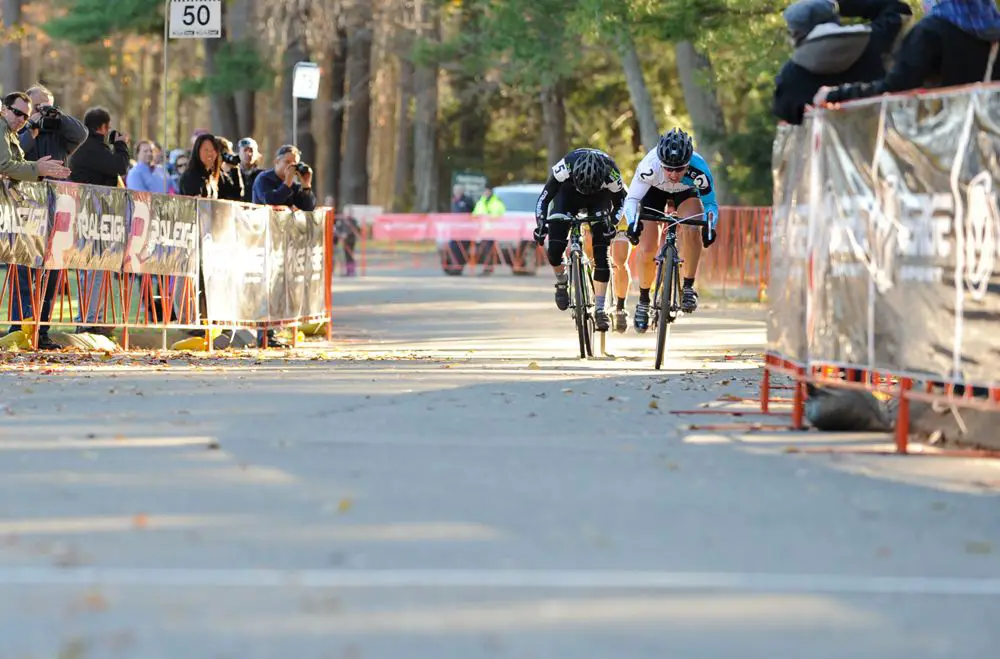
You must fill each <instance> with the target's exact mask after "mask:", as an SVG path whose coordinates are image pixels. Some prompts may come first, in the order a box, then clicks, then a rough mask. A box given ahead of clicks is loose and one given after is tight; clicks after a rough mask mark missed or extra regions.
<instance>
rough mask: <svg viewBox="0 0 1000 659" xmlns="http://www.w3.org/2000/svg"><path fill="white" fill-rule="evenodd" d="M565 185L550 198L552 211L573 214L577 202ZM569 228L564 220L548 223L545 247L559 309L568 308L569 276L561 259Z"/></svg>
mask: <svg viewBox="0 0 1000 659" xmlns="http://www.w3.org/2000/svg"><path fill="white" fill-rule="evenodd" d="M567 187H568V186H565V185H564V186H563V187H562V189H561V190H560V191H559V193H558V194H556V197H555V199H553V200H552V213H564V214H566V215H573V214H575V213H576V212H577V210H578V207H579V204H578V203H576V201H575V200H574V199H573V198H572V196H571V195H570V193H569V192H568V190H567ZM569 229H570V227H569V224H568V223H566V222H552V223H550V224H549V242H548V245H547V247H546V255H547V256H548V257H549V265H551V266H552V271H553V272H554V273H555V276H556V307H558V308H559V310H560V311H565V310H566V309H568V308H569V288H568V286H569V284H568V282H569V276H568V275H567V274H566V265H565V262H564V261H563V256H564V254H565V253H566V245H567V244H568V243H569Z"/></svg>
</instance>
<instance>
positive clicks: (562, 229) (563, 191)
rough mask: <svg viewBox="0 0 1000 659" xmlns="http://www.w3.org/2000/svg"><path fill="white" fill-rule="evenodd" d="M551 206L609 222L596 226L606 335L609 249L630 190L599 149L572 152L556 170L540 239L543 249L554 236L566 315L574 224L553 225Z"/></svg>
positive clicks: (552, 257)
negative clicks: (567, 260)
mask: <svg viewBox="0 0 1000 659" xmlns="http://www.w3.org/2000/svg"><path fill="white" fill-rule="evenodd" d="M549 202H552V212H553V213H565V214H567V215H575V214H577V213H579V212H580V211H583V210H586V211H587V212H588V213H594V214H597V213H603V214H605V215H606V217H607V219H606V220H605V221H604V222H598V223H595V224H592V225H591V235H592V237H593V247H594V297H595V314H594V321H595V323H594V324H595V326H596V329H597V331H599V332H606V331H608V328H609V327H610V322H609V320H608V315H607V313H606V312H605V311H604V301H605V300H604V297H605V295H606V294H607V292H608V280H610V279H611V267H610V265H609V263H608V246H609V245H610V244H611V239H612V238H614V237H615V233H616V232H617V226H616V225H617V223H618V216H619V215H620V214H621V210H622V205H623V204H624V203H625V186H624V184H623V183H622V175H621V172H620V171H619V169H618V165H616V164H615V161H614V160H612V158H611V156H609V155H608V154H606V153H604V152H603V151H599V150H598V149H576V150H575V151H570V152H569V153H568V154H566V157H564V158H563V159H562V160H560V161H559V162H557V163H556V164H555V165H554V166H553V167H552V173H551V174H550V175H549V180H548V182H547V183H546V184H545V189H543V190H542V194H541V195H539V196H538V203H537V204H536V205H535V223H536V225H537V226H536V228H535V241H536V242H537V243H538V244H539V245H542V244H543V243H544V242H545V236H546V235H547V236H548V237H549V246H548V250H547V253H548V257H549V264H551V265H552V270H553V271H554V272H555V275H556V306H557V307H558V308H559V310H560V311H565V310H566V309H567V308H569V288H568V286H569V281H568V277H567V275H566V266H565V264H564V263H563V253H564V252H565V251H566V245H567V244H568V238H569V225H568V224H565V223H553V224H552V225H551V226H549V224H548V222H547V218H548V216H549Z"/></svg>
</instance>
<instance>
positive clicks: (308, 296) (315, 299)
mask: <svg viewBox="0 0 1000 659" xmlns="http://www.w3.org/2000/svg"><path fill="white" fill-rule="evenodd" d="M305 219H306V222H305V224H306V236H307V237H306V243H305V247H306V254H305V263H304V266H305V268H304V270H303V274H302V277H303V283H304V290H303V293H302V309H301V311H300V315H301V316H320V315H323V314H325V313H326V290H325V286H326V275H325V273H324V272H323V255H324V253H325V247H324V246H325V244H326V243H325V237H326V211H325V210H317V211H313V212H311V213H305Z"/></svg>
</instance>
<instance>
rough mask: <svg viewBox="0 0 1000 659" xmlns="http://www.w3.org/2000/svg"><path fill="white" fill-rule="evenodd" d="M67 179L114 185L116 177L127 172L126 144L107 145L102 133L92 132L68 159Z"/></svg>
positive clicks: (116, 183)
mask: <svg viewBox="0 0 1000 659" xmlns="http://www.w3.org/2000/svg"><path fill="white" fill-rule="evenodd" d="M69 168H70V175H69V180H71V181H74V182H76V183H89V184H91V185H106V186H109V187H116V186H117V185H118V177H119V176H125V174H126V172H128V145H127V144H125V142H115V143H114V145H110V146H109V145H108V143H107V142H105V141H104V135H101V134H99V133H92V134H90V135H88V136H87V139H85V140H84V141H83V144H81V145H80V147H79V148H78V149H77V150H76V152H75V153H73V155H72V157H70V159H69Z"/></svg>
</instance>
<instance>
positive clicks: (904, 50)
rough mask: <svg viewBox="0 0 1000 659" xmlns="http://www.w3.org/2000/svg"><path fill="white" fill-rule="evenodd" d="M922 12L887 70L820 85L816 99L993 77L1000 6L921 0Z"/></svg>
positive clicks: (971, 0) (970, 0)
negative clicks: (869, 79) (847, 82)
mask: <svg viewBox="0 0 1000 659" xmlns="http://www.w3.org/2000/svg"><path fill="white" fill-rule="evenodd" d="M924 11H925V14H924V17H923V18H922V19H921V20H920V21H919V22H918V23H917V24H916V25H914V26H913V29H912V30H910V31H909V33H907V35H906V37H905V38H904V39H903V44H902V45H901V46H900V48H899V52H898V53H897V54H896V58H895V62H894V63H893V66H892V70H891V71H889V73H888V74H887V75H886V76H885V77H884V78H881V79H878V80H875V81H873V82H866V83H863V84H853V85H840V86H839V87H837V88H835V89H821V90H820V91H819V93H817V95H816V98H815V101H816V103H822V102H824V101H825V102H830V103H840V102H843V101H850V100H854V99H859V98H867V97H869V96H878V95H879V94H886V93H892V92H902V91H907V90H910V89H921V88H927V87H951V86H954V85H967V84H971V83H974V82H981V81H982V82H987V81H990V80H996V79H997V77H998V74H1000V71H998V70H997V57H996V52H995V49H994V47H993V45H994V44H995V43H996V42H997V41H1000V10H998V9H997V4H996V0H924Z"/></svg>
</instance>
